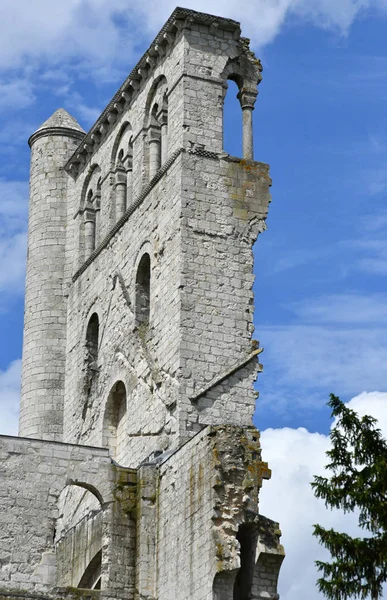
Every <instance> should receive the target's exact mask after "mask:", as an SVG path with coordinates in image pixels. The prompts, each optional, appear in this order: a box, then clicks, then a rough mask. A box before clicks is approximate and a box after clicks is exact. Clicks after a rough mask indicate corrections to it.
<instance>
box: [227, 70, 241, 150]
mask: <svg viewBox="0 0 387 600" xmlns="http://www.w3.org/2000/svg"><path fill="white" fill-rule="evenodd" d="M238 93H239V88H238V84H237V83H236V82H235V81H233V80H230V79H229V80H228V81H227V85H225V96H224V104H223V150H224V151H225V152H227V153H228V154H231V155H232V156H242V111H241V105H240V102H239V100H238Z"/></svg>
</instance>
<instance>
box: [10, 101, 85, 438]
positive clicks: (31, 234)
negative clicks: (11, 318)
mask: <svg viewBox="0 0 387 600" xmlns="http://www.w3.org/2000/svg"><path fill="white" fill-rule="evenodd" d="M84 135H85V132H84V131H83V130H82V128H81V127H80V126H79V125H78V123H77V122H76V121H75V119H73V118H72V117H71V116H70V115H69V114H68V113H67V112H66V111H65V110H63V109H59V110H57V111H56V112H55V113H54V114H53V115H52V117H50V118H49V119H48V120H47V121H46V122H45V123H43V125H42V126H41V127H39V129H38V130H37V131H36V132H35V133H34V134H33V135H32V136H31V137H30V139H29V144H30V147H31V176H30V203H29V216H28V256H27V279H26V296H25V323H24V348H23V378H22V393H21V401H20V428H19V434H20V435H22V436H27V437H33V438H40V439H43V440H58V441H59V440H61V439H62V432H63V398H64V374H65V364H66V328H65V323H66V300H65V296H64V293H63V292H64V288H63V286H64V265H65V244H66V223H67V212H66V192H67V174H66V172H65V170H64V168H63V167H64V164H65V163H66V161H67V160H68V159H69V158H70V156H71V154H72V153H73V152H74V150H75V149H76V147H77V146H78V144H79V142H80V141H81V140H82V138H83V137H84Z"/></svg>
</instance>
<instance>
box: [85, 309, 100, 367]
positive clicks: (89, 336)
mask: <svg viewBox="0 0 387 600" xmlns="http://www.w3.org/2000/svg"><path fill="white" fill-rule="evenodd" d="M98 337H99V319H98V315H97V313H93V314H92V315H91V317H90V320H89V323H88V325H87V330H86V363H87V366H88V368H89V370H90V371H94V372H95V371H97V370H98Z"/></svg>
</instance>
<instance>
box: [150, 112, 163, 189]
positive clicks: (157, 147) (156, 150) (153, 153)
mask: <svg viewBox="0 0 387 600" xmlns="http://www.w3.org/2000/svg"><path fill="white" fill-rule="evenodd" d="M158 112H159V106H158V104H157V103H155V104H154V105H153V108H152V112H151V120H150V126H149V129H148V137H149V179H152V178H153V177H154V176H155V175H156V173H157V171H158V170H159V168H160V167H161V131H160V124H159V122H158V119H157V115H158Z"/></svg>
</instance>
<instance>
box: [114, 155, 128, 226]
mask: <svg viewBox="0 0 387 600" xmlns="http://www.w3.org/2000/svg"><path fill="white" fill-rule="evenodd" d="M115 187H116V221H118V220H119V219H120V218H121V217H122V215H123V214H124V213H125V210H126V172H125V168H124V166H123V164H122V163H121V164H119V165H118V166H117V168H116V186H115Z"/></svg>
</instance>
